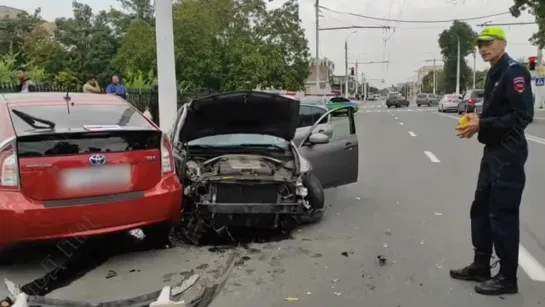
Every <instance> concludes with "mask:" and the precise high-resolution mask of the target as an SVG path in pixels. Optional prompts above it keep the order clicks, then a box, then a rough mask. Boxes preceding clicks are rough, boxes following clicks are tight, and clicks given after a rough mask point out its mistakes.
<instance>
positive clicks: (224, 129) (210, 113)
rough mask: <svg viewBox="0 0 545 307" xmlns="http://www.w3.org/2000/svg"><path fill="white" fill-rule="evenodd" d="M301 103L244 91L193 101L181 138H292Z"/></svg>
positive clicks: (286, 97)
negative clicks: (221, 136)
mask: <svg viewBox="0 0 545 307" xmlns="http://www.w3.org/2000/svg"><path fill="white" fill-rule="evenodd" d="M298 117H299V100H297V99H295V98H291V97H288V96H283V95H279V94H273V93H264V92H254V91H243V92H229V93H222V94H217V95H212V96H208V97H204V98H200V99H196V100H193V101H191V102H190V103H189V105H188V106H187V114H186V118H185V122H184V124H183V127H182V128H181V130H180V135H179V138H180V140H181V141H183V142H190V141H193V140H196V139H199V138H202V137H206V136H211V135H218V134H234V133H248V134H267V135H272V136H276V137H280V138H283V139H285V140H291V139H293V137H294V135H295V130H296V129H297V125H298V120H299V119H298Z"/></svg>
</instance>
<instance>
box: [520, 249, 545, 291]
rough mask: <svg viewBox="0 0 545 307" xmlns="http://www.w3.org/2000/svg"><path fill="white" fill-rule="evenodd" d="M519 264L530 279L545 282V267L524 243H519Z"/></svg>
mask: <svg viewBox="0 0 545 307" xmlns="http://www.w3.org/2000/svg"><path fill="white" fill-rule="evenodd" d="M519 265H520V267H521V268H522V269H523V270H524V272H525V273H526V274H527V275H528V277H530V279H532V280H535V281H542V282H545V268H544V267H543V266H542V265H541V263H539V262H538V261H537V260H536V258H534V256H532V254H530V252H529V251H528V250H527V249H526V248H524V246H522V245H519Z"/></svg>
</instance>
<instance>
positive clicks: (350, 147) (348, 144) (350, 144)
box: [344, 142, 354, 149]
mask: <svg viewBox="0 0 545 307" xmlns="http://www.w3.org/2000/svg"><path fill="white" fill-rule="evenodd" d="M353 147H354V144H352V143H351V142H347V143H346V144H344V149H352V148H353Z"/></svg>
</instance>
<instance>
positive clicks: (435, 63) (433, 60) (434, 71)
mask: <svg viewBox="0 0 545 307" xmlns="http://www.w3.org/2000/svg"><path fill="white" fill-rule="evenodd" d="M437 61H442V60H441V59H435V58H433V59H431V60H426V61H425V62H432V63H433V94H434V95H435V94H436V93H437ZM422 83H423V82H421V84H422Z"/></svg>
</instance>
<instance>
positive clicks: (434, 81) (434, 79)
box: [433, 59, 437, 95]
mask: <svg viewBox="0 0 545 307" xmlns="http://www.w3.org/2000/svg"><path fill="white" fill-rule="evenodd" d="M436 79H437V69H436V68H435V59H433V95H435V91H436V87H437V85H436V84H437V83H436Z"/></svg>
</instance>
